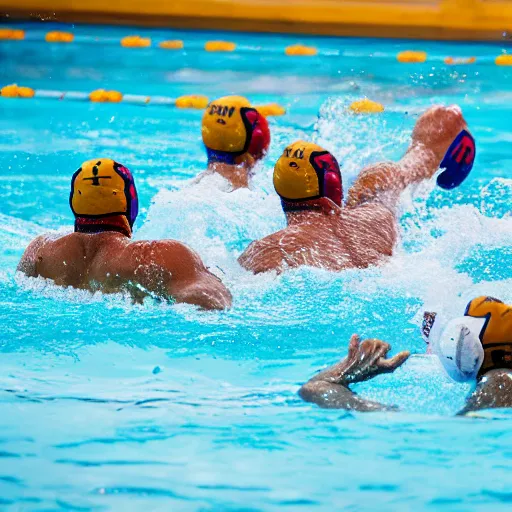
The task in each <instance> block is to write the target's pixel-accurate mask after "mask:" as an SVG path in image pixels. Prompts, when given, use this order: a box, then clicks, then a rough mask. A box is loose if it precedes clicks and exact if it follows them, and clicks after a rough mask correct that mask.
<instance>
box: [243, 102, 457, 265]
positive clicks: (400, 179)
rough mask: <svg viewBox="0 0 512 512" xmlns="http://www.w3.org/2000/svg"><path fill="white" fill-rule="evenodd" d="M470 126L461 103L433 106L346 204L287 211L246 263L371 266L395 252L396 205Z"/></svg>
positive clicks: (253, 247)
mask: <svg viewBox="0 0 512 512" xmlns="http://www.w3.org/2000/svg"><path fill="white" fill-rule="evenodd" d="M465 127H466V122H465V120H464V118H463V116H462V112H461V110H460V109H459V108H458V107H455V106H454V107H432V108H431V109H429V110H427V111H426V112H425V113H424V114H423V115H422V116H421V117H420V118H419V119H418V121H417V123H416V126H415V128H414V131H413V134H412V142H411V145H410V147H409V148H408V150H407V152H406V153H405V155H404V157H403V158H402V159H401V160H400V161H399V162H382V163H378V164H375V165H372V166H370V167H367V168H365V169H363V171H361V173H360V175H359V177H358V178H357V180H356V182H355V183H354V185H353V186H352V188H351V189H350V190H349V193H348V199H347V203H346V206H345V207H341V208H340V207H338V206H337V205H334V204H333V203H332V202H331V203H330V206H329V205H327V203H326V204H325V206H323V207H322V211H318V210H316V211H315V210H308V211H302V212H290V213H287V221H288V226H287V227H286V228H285V229H283V230H281V231H279V232H277V233H274V234H272V235H270V236H267V237H265V238H263V239H262V240H258V241H256V242H253V243H252V244H251V245H250V246H249V247H248V248H247V250H246V251H245V252H244V253H243V254H242V255H241V256H240V258H239V262H240V264H241V265H242V266H243V267H244V268H246V269H247V270H250V271H252V272H254V273H261V272H268V271H271V270H275V271H277V272H281V271H283V270H284V269H286V268H289V267H292V268H293V267H298V266H301V265H309V266H314V267H320V268H325V269H327V270H332V271H339V270H344V269H347V268H366V267H368V266H370V265H376V264H379V263H380V262H382V261H384V260H385V259H386V257H389V256H391V255H392V254H393V249H394V246H395V244H396V241H397V232H398V221H397V217H396V207H397V205H398V201H399V198H400V194H401V193H402V192H403V191H404V190H405V188H407V187H408V186H409V185H412V184H414V183H419V182H420V181H423V180H427V179H430V178H431V177H432V176H433V175H434V174H435V173H436V171H437V170H438V169H439V165H440V163H441V161H442V159H443V157H444V155H445V154H446V151H447V150H448V148H449V146H450V144H451V143H452V142H453V140H454V139H455V138H456V136H457V134H458V133H460V131H461V130H462V129H464V128H465Z"/></svg>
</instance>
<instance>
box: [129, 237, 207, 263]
mask: <svg viewBox="0 0 512 512" xmlns="http://www.w3.org/2000/svg"><path fill="white" fill-rule="evenodd" d="M121 258H124V259H128V260H130V261H134V262H135V264H155V265H157V266H160V267H164V268H168V269H169V270H172V269H174V270H176V269H183V268H188V269H196V270H202V269H204V268H205V267H204V264H203V261H202V260H201V257H200V256H199V255H198V254H197V253H196V252H195V251H194V250H193V249H192V248H190V247H189V246H188V245H186V244H184V243H182V242H179V241H178V240H171V239H168V240H137V241H134V242H130V243H128V244H127V245H126V246H125V248H124V250H123V254H122V255H121Z"/></svg>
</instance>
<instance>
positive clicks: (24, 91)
mask: <svg viewBox="0 0 512 512" xmlns="http://www.w3.org/2000/svg"><path fill="white" fill-rule="evenodd" d="M0 96H2V97H3V98H34V97H35V98H38V99H51V100H72V101H91V102H93V103H121V102H122V103H129V104H132V105H147V104H153V105H160V106H174V107H176V108H182V109H197V110H204V109H205V108H206V107H207V106H208V103H209V99H208V97H207V96H203V95H202V94H190V95H186V96H180V97H179V98H175V99H174V98H170V97H168V96H153V97H151V96H143V95H139V94H123V93H122V92H120V91H107V90H105V89H96V90H95V91H92V92H90V93H87V92H79V91H51V90H46V89H31V88H30V87H19V86H18V85H17V84H10V85H6V86H5V87H2V88H1V89H0ZM256 108H257V109H258V110H259V111H260V112H261V113H262V114H263V115H264V116H265V117H269V116H281V115H283V114H285V113H286V109H285V108H284V107H282V106H281V105H278V104H277V103H269V104H267V105H261V106H258V107H256Z"/></svg>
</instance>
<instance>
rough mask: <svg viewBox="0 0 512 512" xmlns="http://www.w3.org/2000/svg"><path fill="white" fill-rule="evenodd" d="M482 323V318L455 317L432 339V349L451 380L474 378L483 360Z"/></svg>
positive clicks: (461, 380) (458, 380)
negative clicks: (436, 337)
mask: <svg viewBox="0 0 512 512" xmlns="http://www.w3.org/2000/svg"><path fill="white" fill-rule="evenodd" d="M484 324H485V319H483V318H471V317H462V318H456V319H454V320H452V321H451V322H449V323H448V325H447V326H446V327H445V329H444V331H443V332H442V334H441V336H440V337H439V339H437V340H435V341H434V343H433V351H434V353H435V354H436V355H437V356H438V357H439V360H440V361H441V364H442V365H443V367H444V369H445V371H446V373H447V374H448V375H449V376H450V377H451V378H452V379H453V380H455V381H457V382H466V381H470V380H474V379H476V377H477V375H478V372H479V371H480V368H481V367H482V364H483V361H484V348H483V346H482V342H481V341H480V337H479V336H480V332H481V331H482V329H483V328H484ZM431 334H432V333H431Z"/></svg>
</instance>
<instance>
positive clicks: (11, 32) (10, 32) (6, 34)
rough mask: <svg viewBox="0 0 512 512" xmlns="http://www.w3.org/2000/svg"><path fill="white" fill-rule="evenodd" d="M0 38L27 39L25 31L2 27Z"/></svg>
mask: <svg viewBox="0 0 512 512" xmlns="http://www.w3.org/2000/svg"><path fill="white" fill-rule="evenodd" d="M0 39H4V40H9V39H10V40H14V41H21V40H23V39H25V31H24V30H21V29H16V28H0Z"/></svg>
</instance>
